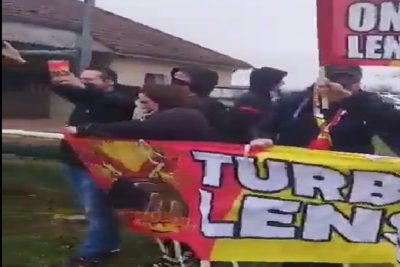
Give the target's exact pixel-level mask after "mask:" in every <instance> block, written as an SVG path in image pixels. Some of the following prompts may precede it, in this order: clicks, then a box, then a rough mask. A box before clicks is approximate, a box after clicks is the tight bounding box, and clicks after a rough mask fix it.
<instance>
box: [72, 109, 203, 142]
mask: <svg viewBox="0 0 400 267" xmlns="http://www.w3.org/2000/svg"><path fill="white" fill-rule="evenodd" d="M210 133H211V129H210V127H209V125H208V122H207V119H206V118H205V117H204V116H203V115H202V114H201V113H200V112H198V111H196V110H194V109H190V108H183V107H181V108H173V109H169V110H166V111H161V112H158V113H156V114H154V115H152V116H151V117H149V118H147V119H146V120H144V121H140V120H131V121H124V122H114V123H107V124H105V123H93V124H88V125H85V126H80V127H78V135H79V136H94V137H108V138H123V139H147V140H175V141H208V140H209V139H210Z"/></svg>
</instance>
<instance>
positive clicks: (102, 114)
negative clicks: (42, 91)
mask: <svg viewBox="0 0 400 267" xmlns="http://www.w3.org/2000/svg"><path fill="white" fill-rule="evenodd" d="M53 92H54V93H55V94H57V95H59V96H61V97H62V98H64V99H66V100H68V101H69V102H71V103H72V104H74V105H75V108H74V110H73V111H72V113H71V115H70V117H69V121H68V124H69V125H71V126H79V125H84V124H87V123H93V122H104V123H109V122H116V121H126V120H131V118H132V114H133V110H134V108H135V98H136V95H135V92H133V91H132V92H131V91H127V90H121V89H119V87H118V86H116V87H115V89H114V90H113V91H110V92H103V91H100V90H97V89H95V88H92V87H88V88H86V89H79V88H71V87H66V86H57V87H54V88H53ZM61 152H62V154H63V160H64V161H65V163H67V164H72V165H78V166H82V165H81V163H80V161H79V159H77V157H76V156H75V154H74V153H73V151H72V149H71V148H70V146H69V145H68V144H67V143H66V142H62V143H61Z"/></svg>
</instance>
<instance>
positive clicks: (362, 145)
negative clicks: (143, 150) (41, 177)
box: [53, 66, 400, 267]
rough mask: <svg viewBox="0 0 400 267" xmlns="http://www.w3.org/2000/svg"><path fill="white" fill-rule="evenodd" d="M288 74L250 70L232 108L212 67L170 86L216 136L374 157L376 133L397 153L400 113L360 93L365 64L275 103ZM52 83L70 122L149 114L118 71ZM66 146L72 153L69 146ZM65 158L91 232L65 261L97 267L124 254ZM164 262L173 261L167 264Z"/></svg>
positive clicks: (96, 192) (79, 170)
mask: <svg viewBox="0 0 400 267" xmlns="http://www.w3.org/2000/svg"><path fill="white" fill-rule="evenodd" d="M286 75H287V73H286V72H285V71H281V70H278V69H274V68H268V67H264V68H260V69H255V70H253V71H252V73H251V76H250V88H249V90H248V91H247V92H245V93H244V94H243V95H242V96H240V97H239V98H238V99H237V100H236V101H235V104H234V106H233V107H231V108H228V107H226V106H224V105H223V104H222V103H221V102H219V101H218V100H216V99H213V98H211V97H210V96H209V95H210V93H211V92H212V91H213V90H214V88H215V86H216V85H217V83H218V75H217V73H216V72H214V71H212V70H208V69H203V68H197V67H191V68H174V69H173V70H172V71H171V83H172V84H177V85H184V86H188V87H189V88H190V90H191V92H192V96H193V97H192V98H191V101H190V103H189V105H190V107H192V108H193V109H197V110H199V111H200V112H201V113H202V114H203V115H204V116H205V117H206V118H207V120H208V122H209V124H210V125H211V127H212V128H213V129H214V130H215V131H214V133H215V135H214V137H213V138H214V140H212V141H220V142H231V143H242V144H246V143H251V144H252V145H254V146H259V145H261V146H270V145H273V144H279V145H287V146H297V147H309V148H313V149H326V150H334V151H342V152H352V153H368V154H373V153H374V147H373V144H372V137H373V136H375V135H378V136H380V137H381V138H382V140H384V141H385V142H386V143H387V144H388V145H389V146H390V147H391V148H392V149H393V150H394V151H395V152H397V153H399V152H400V145H399V142H400V141H399V139H398V136H400V123H399V122H400V111H399V110H396V109H395V108H394V107H393V106H392V105H391V104H388V103H385V102H384V101H383V100H382V99H381V98H380V97H379V96H378V95H376V94H374V93H368V92H364V91H362V90H361V85H360V82H361V78H362V71H361V68H360V67H357V66H356V67H345V68H342V67H335V66H331V67H327V68H326V76H327V81H326V82H325V83H324V84H320V85H317V84H314V85H312V86H310V87H309V88H306V89H305V90H302V91H299V92H292V93H288V94H281V96H280V97H279V98H278V100H276V101H273V100H272V97H273V96H276V95H277V94H280V90H279V89H280V87H281V86H282V85H283V83H284V78H285V76H286ZM53 83H54V85H55V86H54V92H55V93H56V94H59V95H60V96H62V97H64V98H65V99H67V100H68V101H70V102H72V103H74V104H75V109H74V111H73V112H72V114H71V117H70V121H69V125H72V126H79V125H82V124H86V123H90V122H102V123H108V122H115V121H123V120H131V119H132V116H133V115H132V114H135V115H134V116H135V117H136V119H144V118H145V117H146V116H149V115H150V114H146V113H145V112H144V110H146V109H143V107H142V106H141V105H142V104H145V103H141V102H140V101H136V99H135V98H134V97H133V96H132V95H127V94H126V91H120V90H119V89H118V85H117V75H116V74H115V73H114V72H113V71H111V70H109V69H103V70H99V69H88V70H85V71H83V72H82V73H81V76H80V78H76V77H75V76H73V75H72V74H71V75H70V76H66V77H61V78H60V79H58V80H53ZM322 98H326V99H327V100H328V104H329V105H328V108H326V109H324V108H323V107H322V106H321V105H320V103H321V100H322ZM135 107H136V112H135V111H134V108H135ZM147 110H148V109H147ZM63 149H64V150H65V151H67V150H70V148H69V147H68V145H67V144H64V148H63ZM65 155H67V157H66V163H67V164H66V166H67V167H66V173H67V174H68V176H69V177H70V180H71V181H72V182H73V185H74V187H75V189H76V191H77V192H79V196H80V198H81V200H82V203H83V207H84V210H85V214H86V216H87V218H88V220H89V230H88V233H87V235H86V239H85V241H84V243H83V245H82V246H81V247H80V250H78V253H77V254H76V255H74V257H72V258H71V259H70V260H68V261H67V262H66V263H64V265H63V266H64V267H77V266H97V265H98V264H99V263H100V262H102V261H103V260H106V259H107V258H109V257H111V256H114V255H116V254H117V253H118V252H119V245H120V239H119V236H118V228H117V223H116V219H115V217H114V214H113V208H112V207H111V206H110V204H109V203H108V201H107V200H106V199H105V198H104V195H103V192H102V191H101V190H100V189H98V188H97V187H96V185H95V184H94V182H93V180H92V179H91V178H90V177H89V176H88V173H87V171H86V170H85V168H84V167H83V166H82V164H81V163H80V162H79V160H77V159H76V156H75V155H74V154H73V153H72V152H71V151H69V152H68V151H67V152H66V153H65ZM171 258H172V256H171V255H164V257H163V262H162V263H160V264H155V266H160V265H169V266H171V265H174V264H175V263H176V261H173V259H171ZM166 259H171V261H170V262H169V264H168V261H166Z"/></svg>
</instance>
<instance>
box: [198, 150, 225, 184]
mask: <svg viewBox="0 0 400 267" xmlns="http://www.w3.org/2000/svg"><path fill="white" fill-rule="evenodd" d="M192 157H193V159H194V160H195V161H199V162H201V163H202V169H203V172H202V184H203V185H204V186H209V187H216V188H219V187H221V182H222V166H223V165H224V164H232V156H229V155H225V154H218V153H210V152H200V151H192Z"/></svg>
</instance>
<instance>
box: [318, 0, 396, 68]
mask: <svg viewBox="0 0 400 267" xmlns="http://www.w3.org/2000/svg"><path fill="white" fill-rule="evenodd" d="M317 9H318V16H317V17H318V39H319V55H320V65H321V66H326V65H339V66H346V65H373V66H400V1H398V0H366V1H359V0H317Z"/></svg>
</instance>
